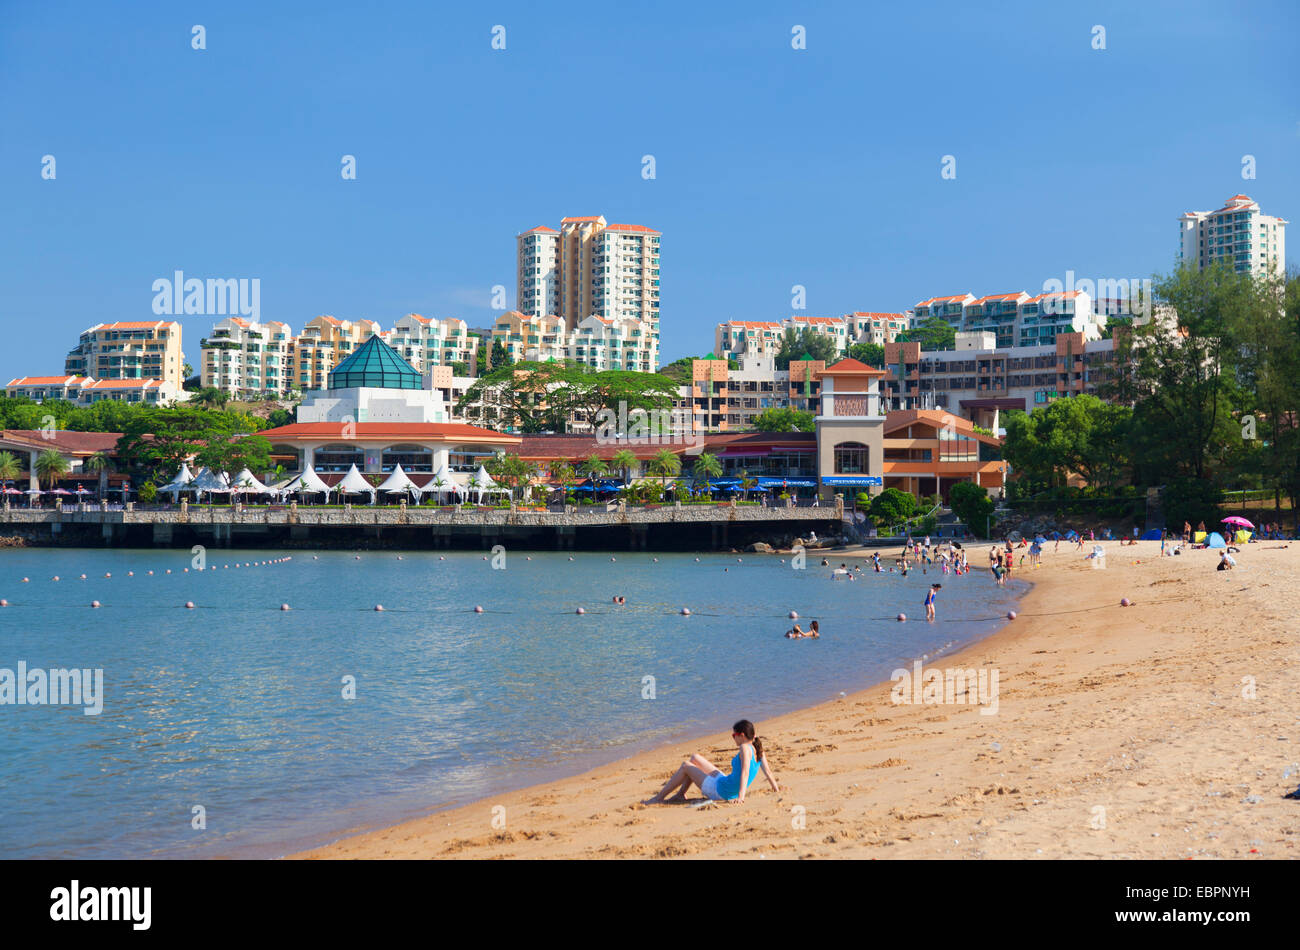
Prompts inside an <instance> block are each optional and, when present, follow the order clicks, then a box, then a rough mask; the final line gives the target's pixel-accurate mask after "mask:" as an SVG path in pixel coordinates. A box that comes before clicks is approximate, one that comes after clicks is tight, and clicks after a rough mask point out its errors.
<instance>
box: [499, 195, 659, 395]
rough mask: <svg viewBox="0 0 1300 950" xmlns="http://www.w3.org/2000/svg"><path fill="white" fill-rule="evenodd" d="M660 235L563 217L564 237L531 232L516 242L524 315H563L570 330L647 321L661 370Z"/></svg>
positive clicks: (551, 232)
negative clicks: (593, 321) (598, 322)
mask: <svg viewBox="0 0 1300 950" xmlns="http://www.w3.org/2000/svg"><path fill="white" fill-rule="evenodd" d="M660 237H661V234H660V232H659V231H656V230H655V229H654V228H650V227H646V226H645V225H642V224H609V223H607V222H606V221H605V218H604V217H603V216H601V215H591V216H586V217H571V218H564V219H562V220H561V221H560V230H559V231H555V230H553V229H551V228H546V227H535V228H530V229H529V230H527V231H524V232H523V233H521V234H519V235H517V236H516V238H515V242H516V251H517V260H516V276H517V290H518V296H517V300H516V302H517V306H518V308H519V310H520V312H522V313H524V314H526V315H528V316H532V317H542V316H549V315H553V316H557V317H559V318H561V319H562V320H563V321H564V324H565V328H566V330H569V331H572V330H575V329H576V328H577V326H578V324H579V323H581V322H582V321H583V320H585V319H587V318H588V317H592V316H595V317H602V318H604V319H606V320H620V319H632V320H640V321H642V322H644V323H646V324H649V326H650V327H651V333H652V335H653V339H654V356H653V359H652V360H651V364H652V365H651V370H652V371H653V370H655V369H658V367H659V355H658V351H659V240H660Z"/></svg>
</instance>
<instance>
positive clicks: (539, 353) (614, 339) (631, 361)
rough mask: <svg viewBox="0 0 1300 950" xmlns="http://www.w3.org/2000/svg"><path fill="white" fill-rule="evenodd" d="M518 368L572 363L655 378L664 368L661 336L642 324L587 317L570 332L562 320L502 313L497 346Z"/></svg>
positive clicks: (494, 333) (496, 330)
mask: <svg viewBox="0 0 1300 950" xmlns="http://www.w3.org/2000/svg"><path fill="white" fill-rule="evenodd" d="M498 341H499V342H500V343H501V345H502V346H503V347H504V348H505V351H506V353H507V355H509V357H510V358H511V359H512V360H514V361H516V362H518V361H520V360H527V361H528V362H531V363H546V362H549V361H551V360H554V361H556V362H564V361H566V360H572V361H574V362H576V363H581V364H582V365H584V366H590V367H592V368H593V369H596V370H614V369H617V370H626V371H631V372H639V373H653V372H655V371H656V370H657V369H658V368H659V335H658V334H657V333H656V332H655V331H654V328H653V327H651V326H650V324H648V323H646V322H645V321H643V320H632V319H617V320H613V319H609V318H606V317H596V316H591V317H587V318H586V319H584V320H581V321H579V323H578V325H577V326H576V327H574V328H573V329H569V328H568V327H567V326H566V325H565V323H564V321H563V320H562V319H561V318H560V317H557V316H552V315H547V316H540V317H537V316H531V315H529V314H525V313H521V312H520V311H518V310H511V311H508V312H506V313H503V314H502V315H501V316H500V317H498V318H497V322H496V326H494V327H493V328H492V342H493V344H494V345H495V344H496V343H497V342H498Z"/></svg>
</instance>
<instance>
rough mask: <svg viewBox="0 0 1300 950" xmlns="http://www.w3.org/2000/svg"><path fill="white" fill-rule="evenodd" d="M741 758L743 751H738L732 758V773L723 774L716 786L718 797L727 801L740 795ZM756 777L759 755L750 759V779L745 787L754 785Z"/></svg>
mask: <svg viewBox="0 0 1300 950" xmlns="http://www.w3.org/2000/svg"><path fill="white" fill-rule="evenodd" d="M740 758H741V753H739V752H737V753H736V757H735V758H734V759H732V760H731V774H730V775H724V776H722V778H720V779H718V784H717V785H716V786H714V790H715V791H716V792H717V793H718V797H720V798H723V799H726V800H727V801H730V800H731V799H733V798H739V797H740ZM756 778H758V757H757V756H754V757H753V758H751V759H750V760H749V781H748V782H746V783H745V788H749V786H750V785H753V784H754V780H755V779H756Z"/></svg>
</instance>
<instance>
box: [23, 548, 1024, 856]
mask: <svg viewBox="0 0 1300 950" xmlns="http://www.w3.org/2000/svg"><path fill="white" fill-rule="evenodd" d="M286 557H288V558H291V559H290V560H287V561H284V562H283V563H273V564H265V565H264V564H262V562H264V561H270V560H273V559H277V558H286ZM830 557H831V559H832V566H835V567H838V565H839V563H840V562H839V561H838V560H836V559H835V557H834V555H833V554H831V555H830ZM206 558H207V562H206V565H205V567H206V570H202V571H200V570H197V569H196V563H195V561H194V559H193V558H192V555H191V554H190V552H189V551H188V550H185V551H166V550H129V549H128V550H121V549H119V550H68V549H57V550H56V549H11V550H5V551H3V552H0V597H4V598H6V599H7V600H8V601H9V606H7V607H3V608H0V669H10V670H15V669H16V668H17V666H18V664H19V663H20V662H24V663H25V664H26V666H27V668H28V669H29V670H31V669H66V668H74V667H75V668H79V669H90V670H102V671H103V684H104V685H103V696H102V702H103V710H102V712H101V713H100V714H99V715H85V714H84V713H83V711H82V710H81V709H80V708H78V707H74V706H66V705H65V706H54V705H43V706H42V705H35V706H33V705H0V729H2V730H3V733H2V734H3V743H0V857H5V858H32V857H40V858H58V857H83V858H138V857H271V856H276V855H281V854H285V853H290V852H293V851H296V850H300V849H303V848H307V847H311V846H313V845H319V844H322V843H325V842H327V841H330V840H333V839H335V838H337V837H339V836H340V835H341V834H343V833H344V832H348V831H354V830H357V829H364V828H372V827H377V826H381V825H386V824H391V823H394V822H397V821H399V820H402V819H406V818H410V817H414V816H417V815H420V814H425V813H428V812H431V811H434V810H436V809H438V808H442V807H448V806H452V805H456V804H463V803H465V802H468V801H472V800H476V799H484V798H488V797H490V796H491V795H493V794H495V793H499V792H501V791H503V790H507V789H513V788H519V787H522V786H525V785H531V784H534V783H537V782H541V781H546V780H550V779H554V778H557V777H560V776H563V775H566V774H575V773H577V772H579V771H581V770H583V769H586V768H589V767H592V766H594V765H597V764H600V763H604V762H609V761H613V760H615V759H618V758H620V757H623V756H626V755H629V754H631V753H633V752H636V751H639V750H641V749H644V748H647V747H651V746H654V745H656V744H659V743H662V742H664V741H667V740H670V739H672V738H674V737H685V736H688V735H695V734H699V733H701V732H703V733H708V732H710V731H716V732H717V733H718V744H724V740H725V738H726V735H725V734H726V733H727V732H728V731H729V730H730V726H731V723H732V722H734V721H735V720H736V719H740V718H748V719H752V720H755V721H756V722H758V723H759V726H760V730H761V727H762V724H763V720H765V719H767V718H769V717H771V716H773V715H775V714H777V713H781V712H788V711H790V710H792V709H795V708H799V707H803V706H808V705H811V704H814V703H817V702H820V701H823V700H827V699H830V698H832V697H835V696H838V695H839V694H840V692H841V691H852V690H855V689H860V688H863V687H866V686H869V685H871V684H873V683H877V682H880V681H882V680H885V679H888V678H889V676H890V674H891V672H892V671H893V670H894V669H895V668H898V667H900V666H903V665H908V664H910V663H911V661H912V660H914V659H918V658H920V657H921V656H922V655H923V654H928V655H929V656H930V658H931V659H934V658H935V657H936V656H937V655H939V654H941V653H943V652H951V651H954V650H956V649H958V648H960V647H961V646H963V645H965V644H967V643H970V642H971V641H973V640H975V639H978V638H980V637H983V636H986V635H988V634H990V633H992V632H993V631H994V630H996V629H997V628H998V626H999V625H1000V623H1001V622H1002V621H1001V618H1002V617H1003V616H1004V615H1005V613H1006V611H1007V610H1008V609H1010V608H1011V607H1013V606H1014V602H1015V599H1016V597H1017V596H1018V595H1019V594H1020V593H1021V592H1022V591H1023V589H1024V588H1025V585H1024V583H1023V582H1021V581H1018V580H1017V581H1013V582H1012V583H1011V585H1010V586H1009V587H1006V588H1001V587H998V586H996V585H995V584H994V583H993V581H992V579H991V578H990V576H989V573H988V571H976V572H974V573H972V574H970V575H967V576H964V577H956V576H954V575H951V574H949V575H944V574H942V573H940V572H939V571H937V570H934V569H931V570H930V571H929V573H928V574H923V573H922V572H921V571H920V570H913V571H912V572H911V573H910V574H909V576H907V577H906V578H904V577H902V576H901V575H899V574H890V573H883V574H875V573H873V572H872V571H871V566H870V563H869V562H861V563H862V566H863V571H862V574H861V576H860V577H859V578H858V579H857V580H854V581H849V580H846V579H844V578H842V577H841V578H839V579H836V580H832V579H831V570H832V568H831V567H823V566H821V563H820V558H819V557H814V556H809V557H808V558H807V560H806V566H805V568H804V569H795V568H793V567H792V564H791V562H790V559H789V558H786V560H785V562H784V563H783V562H782V560H781V559H780V558H778V557H774V556H770V555H749V556H743V555H742V556H737V555H734V554H732V555H724V554H705V555H700V556H698V559H697V557H696V556H695V555H680V554H659V555H655V554H653V553H645V552H637V553H634V554H628V553H614V554H613V555H611V554H608V553H607V554H590V553H585V554H574V555H572V556H570V555H568V554H555V553H533V552H523V551H519V552H515V551H510V552H502V553H501V554H500V555H499V556H497V557H496V558H495V559H494V558H493V556H492V555H491V554H476V553H465V552H459V553H450V552H448V553H444V554H441V555H440V554H438V553H436V552H435V553H428V552H424V553H414V552H402V553H400V554H399V553H396V552H387V551H386V552H365V553H361V554H360V556H359V559H358V557H357V555H355V554H353V553H343V552H318V553H317V554H313V553H311V552H306V553H304V552H303V551H301V550H296V551H278V550H277V551H221V550H217V549H211V550H209V551H208V552H207V553H206ZM889 561H890V562H892V552H891V557H890V558H889ZM494 564H495V565H496V566H494ZM236 565H239V566H236ZM245 565H247V566H245ZM186 568H189V570H188V571H186ZM169 570H170V571H171V573H167V571H169ZM128 571H129V572H132V574H133V576H128ZM149 571H152V572H153V573H152V574H149V573H148V572H149ZM106 573H111V574H112V577H111V578H109V577H105V576H104V575H105V574H106ZM82 574H85V575H86V579H84V580H83V579H81V577H80V575H82ZM55 575H58V576H59V578H60V579H59V580H58V581H54V580H52V579H51V578H52V577H53V576H55ZM24 576H25V577H28V578H29V582H28V583H22V582H21V579H22V578H23V577H24ZM933 582H939V583H942V584H943V589H942V591H941V593H940V596H939V599H938V621H937V622H936V623H927V622H926V621H925V620H924V617H925V610H924V607H923V603H924V599H925V593H926V591H927V589H928V587H929V585H930V584H931V583H933ZM615 595H618V596H622V597H624V598H626V604H625V605H622V606H619V605H616V604H614V603H613V602H612V598H613V597H614V596H615ZM96 600H97V601H99V602H100V604H101V606H100V607H98V608H93V607H91V606H90V604H91V602H92V601H96ZM187 601H190V602H193V604H194V607H193V608H192V609H187V608H186V607H185V606H184V605H185V603H186V602H187ZM282 603H287V604H289V605H290V607H291V608H292V609H291V610H288V611H282V610H280V605H281V604H282ZM376 605H383V607H384V608H385V609H384V610H383V611H382V612H381V611H376V610H375V609H374V608H375V606H376ZM475 605H480V606H482V607H483V612H482V613H475V612H474V611H473V608H474V606H475ZM683 607H686V608H689V610H690V615H689V616H683V615H682V614H681V609H682V608H683ZM579 608H582V609H583V610H584V611H585V613H583V614H581V615H579V614H578V613H577V610H578V609H579ZM792 610H793V611H796V612H797V613H798V614H799V623H800V624H801V625H802V626H803V627H804V629H807V627H808V623H809V621H811V620H813V619H816V620H818V621H819V622H820V626H821V631H822V636H821V639H819V640H788V639H786V638H784V636H783V634H784V633H785V631H786V630H788V629H789V628H790V626H791V624H792V621H791V620H790V619H789V613H790V611H792ZM900 612H903V613H906V614H907V615H908V617H909V620H908V622H906V623H899V622H898V621H897V620H896V619H895V617H896V615H897V614H898V613H900ZM676 764H677V763H676V761H675V760H672V761H667V760H666V761H665V762H664V774H665V776H667V774H668V773H669V772H670V771H671V770H672V768H673V767H675V765H676ZM645 791H646V794H647V795H649V794H652V793H653V791H655V789H652V788H650V787H649V786H647V787H646V789H645Z"/></svg>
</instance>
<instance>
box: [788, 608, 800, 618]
mask: <svg viewBox="0 0 1300 950" xmlns="http://www.w3.org/2000/svg"><path fill="white" fill-rule="evenodd" d="M790 619H791V620H798V619H799V611H797V610H792V611H790Z"/></svg>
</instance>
